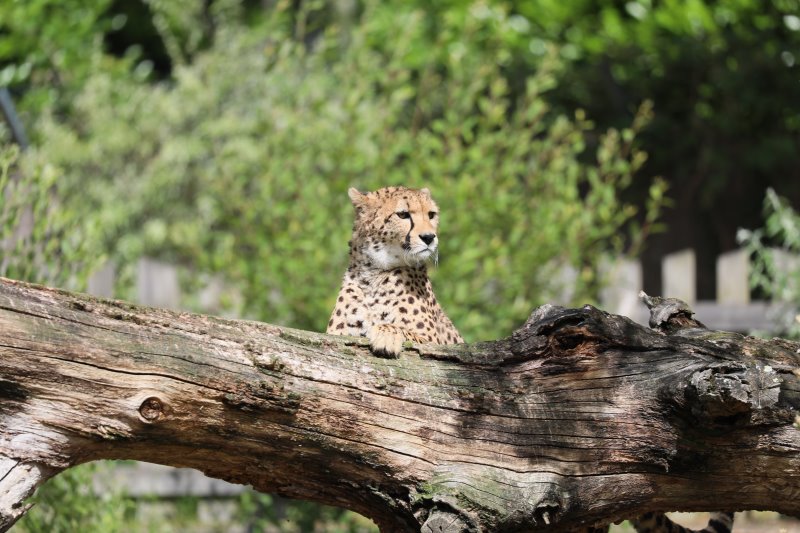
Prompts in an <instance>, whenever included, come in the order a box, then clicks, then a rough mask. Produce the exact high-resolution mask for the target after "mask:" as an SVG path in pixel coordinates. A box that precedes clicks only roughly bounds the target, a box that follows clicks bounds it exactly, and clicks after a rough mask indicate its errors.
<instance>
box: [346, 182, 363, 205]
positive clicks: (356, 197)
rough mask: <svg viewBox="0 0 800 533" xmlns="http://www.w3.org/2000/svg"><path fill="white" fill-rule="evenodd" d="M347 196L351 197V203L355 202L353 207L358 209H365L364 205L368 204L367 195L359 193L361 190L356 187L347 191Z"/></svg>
mask: <svg viewBox="0 0 800 533" xmlns="http://www.w3.org/2000/svg"><path fill="white" fill-rule="evenodd" d="M347 196H349V197H350V201H351V202H353V206H354V207H355V208H356V209H360V208H362V207H364V205H365V204H366V203H367V195H366V194H364V193H362V192H359V190H358V189H356V188H355V187H350V188H349V189H347Z"/></svg>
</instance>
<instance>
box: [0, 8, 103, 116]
mask: <svg viewBox="0 0 800 533" xmlns="http://www.w3.org/2000/svg"><path fill="white" fill-rule="evenodd" d="M109 3H110V0H25V1H13V0H12V1H6V2H0V87H5V86H21V87H25V88H26V89H27V91H26V94H25V105H24V106H23V107H25V108H26V109H30V110H38V109H40V108H41V107H42V106H43V105H51V106H60V105H63V104H64V103H65V102H66V101H65V100H63V98H64V97H65V96H68V95H71V94H73V91H74V90H75V89H76V88H77V87H79V86H81V85H82V83H83V80H84V79H85V76H86V75H87V73H88V71H89V69H90V68H91V61H92V60H93V59H97V56H96V53H97V52H98V51H99V50H100V47H101V42H102V40H101V38H102V32H103V30H105V29H107V26H106V23H105V22H103V21H102V14H103V12H104V11H105V10H106V8H107V7H108V5H109ZM67 101H68V100H67Z"/></svg>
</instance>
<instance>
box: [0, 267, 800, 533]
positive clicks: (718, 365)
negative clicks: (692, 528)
mask: <svg viewBox="0 0 800 533" xmlns="http://www.w3.org/2000/svg"><path fill="white" fill-rule="evenodd" d="M676 316H677V315H676ZM684 318H685V317H684ZM665 324H670V315H667V318H666V319H665V321H664V322H662V323H661V324H656V327H658V328H659V329H655V330H654V329H648V328H645V327H642V326H639V325H637V324H635V323H634V322H632V321H631V320H629V319H627V318H625V317H621V316H615V315H609V314H607V313H604V312H602V311H600V310H597V309H595V308H593V307H588V306H587V307H584V308H582V309H563V308H559V307H554V306H543V307H541V308H539V309H537V310H535V311H534V313H533V314H532V315H531V317H530V318H529V319H528V321H527V322H526V323H525V325H524V326H523V327H522V328H520V329H519V330H517V331H516V332H514V333H513V334H512V335H511V336H510V337H508V338H507V339H503V340H499V341H495V342H485V343H476V344H471V345H457V346H433V345H419V346H417V345H414V346H411V347H409V349H407V350H406V351H405V352H404V353H403V354H402V355H401V357H400V358H398V359H381V358H377V357H374V356H372V355H371V354H370V353H369V350H368V347H367V342H366V340H364V339H356V338H347V337H334V336H328V335H323V334H318V333H312V332H307V331H299V330H293V329H290V328H282V327H276V326H272V325H269V324H261V323H256V322H248V321H238V320H225V319H221V318H214V317H208V316H202V315H195V314H189V313H176V312H172V311H167V310H163V309H150V308H144V307H138V306H134V305H130V304H127V303H123V302H116V301H105V300H98V299H95V298H92V297H89V296H85V295H81V294H74V293H68V292H63V291H58V290H54V289H49V288H44V287H38V286H34V285H29V284H25V283H20V282H15V281H10V280H0V531H4V530H5V529H7V528H8V527H10V524H12V523H13V521H14V520H16V518H17V517H18V516H19V515H21V514H22V513H23V512H24V510H25V508H24V503H23V502H24V498H25V497H27V496H28V495H29V494H30V493H31V491H32V490H34V488H35V487H36V486H37V485H38V484H39V483H41V482H42V481H43V480H45V479H47V478H48V477H49V476H51V475H54V474H55V473H57V472H59V471H62V470H64V469H65V468H69V467H71V466H73V465H76V464H79V463H83V462H87V461H93V460H97V459H135V460H141V461H148V462H153V463H161V464H166V465H172V466H179V467H191V468H196V469H198V470H201V471H203V472H204V473H206V474H207V475H209V476H212V477H217V478H221V479H225V480H228V481H232V482H235V483H246V484H250V485H252V486H253V487H254V488H255V489H256V490H259V491H263V492H271V493H277V494H281V495H284V496H289V497H292V498H301V499H306V500H313V501H318V502H322V503H326V504H331V505H337V506H340V507H347V508H349V509H353V510H355V511H357V512H359V513H362V514H364V515H366V516H368V517H370V518H372V519H373V520H374V521H375V522H376V523H377V524H378V525H379V527H380V528H381V530H382V531H390V532H393V531H398V532H405V531H420V529H422V530H423V531H437V532H439V531H479V530H483V531H521V530H525V531H538V530H545V529H546V530H548V531H554V530H561V531H563V530H569V529H572V528H576V527H579V526H586V525H590V524H600V523H609V522H612V521H616V520H619V519H622V518H625V517H631V516H635V515H638V514H641V513H643V512H645V511H651V510H697V511H700V510H719V509H747V508H756V509H771V510H776V511H780V512H783V513H788V514H798V513H800V498H798V496H800V454H798V451H800V432H798V430H797V429H795V427H794V426H793V423H794V420H795V416H796V412H797V409H798V405H800V385H798V377H797V370H796V369H797V368H798V366H800V365H799V364H798V359H800V345H798V344H796V343H790V342H787V341H782V340H771V341H765V340H760V339H755V338H751V337H745V336H742V335H738V334H735V333H724V332H718V331H708V330H705V329H702V328H699V327H695V326H696V325H697V324H695V325H692V324H691V323H690V322H689V323H683V324H681V325H680V327H674V328H670V327H666V326H665ZM665 332H666V333H665ZM21 469H27V470H25V474H24V475H23V474H20V473H21V472H23V470H21ZM744 488H746V490H742V489H744ZM554 528H555V529H554Z"/></svg>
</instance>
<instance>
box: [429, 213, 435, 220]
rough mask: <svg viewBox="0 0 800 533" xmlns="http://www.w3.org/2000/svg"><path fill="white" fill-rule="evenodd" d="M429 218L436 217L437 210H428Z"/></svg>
mask: <svg viewBox="0 0 800 533" xmlns="http://www.w3.org/2000/svg"><path fill="white" fill-rule="evenodd" d="M428 218H429V219H431V220H433V219H434V218H436V211H428Z"/></svg>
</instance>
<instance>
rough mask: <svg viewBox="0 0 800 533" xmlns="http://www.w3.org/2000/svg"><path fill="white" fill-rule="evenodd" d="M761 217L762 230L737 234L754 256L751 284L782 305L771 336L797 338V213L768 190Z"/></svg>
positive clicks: (799, 314)
mask: <svg viewBox="0 0 800 533" xmlns="http://www.w3.org/2000/svg"><path fill="white" fill-rule="evenodd" d="M764 217H765V225H764V227H763V228H761V229H758V230H755V231H749V230H739V234H738V235H737V237H738V239H739V242H740V243H741V244H743V245H744V246H745V247H746V249H747V250H748V251H749V252H750V253H751V255H752V257H753V261H752V268H751V272H750V284H751V285H752V286H753V287H754V288H756V289H760V290H761V291H763V292H764V294H765V295H766V296H768V297H769V298H770V299H772V301H773V302H776V303H782V304H784V306H785V311H786V312H785V313H784V314H783V316H782V317H779V318H778V320H777V322H778V324H777V327H778V328H780V331H775V332H771V333H773V334H776V333H777V334H780V335H781V336H783V337H791V338H795V339H800V305H799V304H798V302H800V214H798V213H797V212H796V211H794V210H793V209H792V207H791V206H790V205H789V203H788V202H787V201H786V200H785V199H782V198H780V197H779V196H778V195H777V194H776V193H775V191H774V190H772V189H769V190H767V195H766V198H765V199H764Z"/></svg>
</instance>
